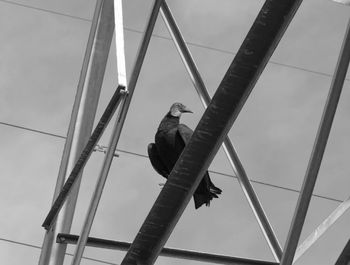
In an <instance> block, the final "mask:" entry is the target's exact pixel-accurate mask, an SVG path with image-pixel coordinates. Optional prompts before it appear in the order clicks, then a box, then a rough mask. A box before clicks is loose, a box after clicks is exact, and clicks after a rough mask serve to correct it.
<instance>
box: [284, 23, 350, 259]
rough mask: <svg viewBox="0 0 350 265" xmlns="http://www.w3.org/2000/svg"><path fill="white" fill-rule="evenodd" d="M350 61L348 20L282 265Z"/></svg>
mask: <svg viewBox="0 0 350 265" xmlns="http://www.w3.org/2000/svg"><path fill="white" fill-rule="evenodd" d="M349 61H350V20H349V23H348V26H347V29H346V32H345V37H344V41H343V45H342V48H341V51H340V54H339V58H338V63H337V66H336V69H335V74H334V77H333V80H332V84H331V87H330V90H329V93H328V97H327V101H326V104H325V107H324V110H323V113H322V118H321V122H320V125H319V128H318V131H317V135H316V139H315V142H314V146H313V149H312V153H311V156H310V160H309V164H308V167H307V169H306V173H305V177H304V182H303V186H302V188H301V192H300V195H299V198H298V202H297V206H296V208H295V212H294V216H293V220H292V223H291V226H290V229H289V233H288V237H287V241H286V244H285V247H284V251H283V256H282V259H281V264H282V265H290V264H292V262H293V259H294V254H295V251H296V248H297V245H298V242H299V238H300V235H301V231H302V228H303V224H304V221H305V218H306V213H307V210H308V208H309V204H310V201H311V196H312V192H313V189H314V187H315V184H316V179H317V175H318V171H319V169H320V166H321V162H322V158H323V154H324V152H325V149H326V145H327V141H328V137H329V134H330V131H331V128H332V124H333V119H334V116H335V112H336V110H337V106H338V102H339V98H340V95H341V92H342V88H343V84H344V80H345V77H346V73H347V71H348V67H349Z"/></svg>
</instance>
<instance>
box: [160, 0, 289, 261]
mask: <svg viewBox="0 0 350 265" xmlns="http://www.w3.org/2000/svg"><path fill="white" fill-rule="evenodd" d="M161 14H162V16H163V19H164V22H165V24H166V26H167V28H168V30H169V33H170V35H171V37H172V39H173V41H174V43H175V46H176V48H177V50H178V52H179V54H180V56H181V59H182V61H183V63H184V65H185V67H186V69H187V71H188V73H189V75H190V78H191V80H192V83H193V85H194V87H195V89H196V90H197V93H198V95H199V98H200V99H201V101H202V104H203V106H204V108H207V107H208V105H209V103H210V100H211V98H210V96H209V93H208V90H207V88H206V87H205V84H204V82H203V79H202V77H201V76H200V74H199V71H198V68H197V66H196V64H195V62H194V60H193V58H192V55H191V52H190V50H189V49H188V47H187V45H186V42H185V40H184V38H183V36H182V34H181V32H180V29H179V28H178V26H177V24H176V21H175V19H174V17H173V15H172V13H171V10H170V8H169V6H168V5H167V3H166V1H164V2H163V4H162V6H161ZM222 146H223V148H224V151H225V153H226V156H227V158H228V160H229V163H230V165H231V167H232V169H233V171H234V172H235V175H236V176H237V179H238V182H239V184H240V186H241V188H242V190H243V193H244V195H245V197H246V199H247V201H248V203H249V205H250V207H251V209H252V211H253V213H254V215H255V217H256V219H257V221H258V224H259V226H260V228H261V230H262V232H263V234H264V236H265V239H266V241H267V243H268V245H269V247H270V249H271V252H272V254H273V256H274V257H275V260H276V261H279V260H280V258H281V256H282V248H281V246H280V243H279V242H278V239H277V236H276V235H275V233H274V231H273V228H272V226H271V224H270V222H269V220H268V218H267V216H266V214H265V211H264V209H263V207H262V205H261V203H260V201H259V198H258V196H257V194H256V193H255V191H254V188H253V186H252V184H251V182H250V180H249V178H248V176H247V174H246V172H245V170H244V168H243V165H242V163H241V161H240V159H239V157H238V155H237V153H236V150H235V148H234V146H233V144H232V142H231V140H230V138H229V137H228V136H226V137H225V139H224V142H223V145H222Z"/></svg>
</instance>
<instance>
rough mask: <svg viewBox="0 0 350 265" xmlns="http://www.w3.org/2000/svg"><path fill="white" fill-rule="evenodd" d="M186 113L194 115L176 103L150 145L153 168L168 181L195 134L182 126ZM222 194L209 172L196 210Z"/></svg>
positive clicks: (199, 191)
mask: <svg viewBox="0 0 350 265" xmlns="http://www.w3.org/2000/svg"><path fill="white" fill-rule="evenodd" d="M186 112H191V113H192V111H191V110H189V109H188V108H187V107H186V106H184V105H183V104H181V103H174V104H173V105H172V106H171V108H170V110H169V112H168V113H167V114H166V115H165V117H164V118H163V119H162V121H161V122H160V125H159V127H158V130H157V133H156V135H155V143H151V144H149V145H148V156H149V158H150V160H151V164H152V166H153V168H154V169H155V170H156V171H157V172H158V174H160V175H162V176H163V177H164V178H166V179H167V178H168V176H169V174H170V172H171V170H172V169H173V167H174V165H175V163H176V161H177V159H178V158H179V156H180V155H181V152H182V150H183V149H184V148H185V146H186V144H187V143H188V141H189V140H190V138H191V136H192V133H193V131H192V130H191V129H190V128H188V127H187V126H186V125H184V124H180V117H181V114H182V113H186ZM221 192H222V191H221V189H219V188H217V187H215V185H214V184H213V183H212V182H211V180H210V177H209V174H208V171H207V172H206V173H205V175H204V177H203V179H202V181H201V182H200V184H199V186H198V187H197V189H196V191H195V192H194V195H193V199H194V204H195V208H196V209H198V208H199V207H200V206H202V205H203V204H204V203H205V204H206V206H209V205H210V201H211V200H212V199H213V198H218V195H219V194H221Z"/></svg>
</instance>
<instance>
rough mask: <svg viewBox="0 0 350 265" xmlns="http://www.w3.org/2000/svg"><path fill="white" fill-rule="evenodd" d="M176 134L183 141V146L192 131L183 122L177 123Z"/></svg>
mask: <svg viewBox="0 0 350 265" xmlns="http://www.w3.org/2000/svg"><path fill="white" fill-rule="evenodd" d="M177 134H178V135H179V136H180V138H181V139H182V141H183V144H184V147H185V145H186V144H187V143H188V142H189V141H190V139H191V136H192V134H193V131H192V130H191V129H190V128H188V127H187V126H186V125H185V124H179V125H178V126H177Z"/></svg>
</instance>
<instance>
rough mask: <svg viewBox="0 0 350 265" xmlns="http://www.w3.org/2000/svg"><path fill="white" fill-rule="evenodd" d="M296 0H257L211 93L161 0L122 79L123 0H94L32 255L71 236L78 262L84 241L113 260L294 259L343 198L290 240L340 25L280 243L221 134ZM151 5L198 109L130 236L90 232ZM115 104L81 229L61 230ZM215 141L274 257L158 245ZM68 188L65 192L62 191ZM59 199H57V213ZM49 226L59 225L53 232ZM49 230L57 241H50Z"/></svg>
mask: <svg viewBox="0 0 350 265" xmlns="http://www.w3.org/2000/svg"><path fill="white" fill-rule="evenodd" d="M301 3H302V0H266V2H265V4H264V5H263V7H262V9H261V11H260V12H259V14H258V16H257V18H256V20H255V22H254V23H253V25H252V27H251V29H250V31H249V32H248V34H247V37H246V38H245V40H244V41H243V44H242V45H241V47H240V49H239V51H238V53H237V55H236V56H235V58H234V60H233V62H232V64H231V65H230V67H229V69H228V71H227V73H226V74H225V76H224V78H223V80H222V82H221V83H220V85H219V87H218V89H217V91H216V93H215V95H214V97H213V99H210V96H209V94H208V92H207V89H206V87H205V84H204V82H203V80H202V78H201V76H200V74H199V71H198V69H197V67H196V64H195V62H194V60H193V58H192V55H191V53H190V51H189V49H188V47H187V45H186V42H185V40H184V38H183V36H182V34H181V32H180V30H179V28H178V26H177V24H176V21H175V19H174V17H173V15H172V13H171V10H170V8H169V7H168V5H167V3H166V1H165V0H154V2H153V6H152V9H151V12H150V15H149V19H148V23H147V25H146V28H145V31H144V34H143V37H142V40H141V42H140V46H139V49H138V52H137V56H136V60H135V63H134V65H133V68H132V72H131V75H130V79H129V82H127V79H126V68H125V53H124V34H123V14H122V0H97V2H96V7H95V13H94V18H93V22H92V26H91V31H90V35H89V40H88V44H87V48H86V53H85V57H84V62H83V67H82V70H81V76H80V79H79V84H78V89H77V95H76V99H75V103H74V106H73V111H72V116H71V121H70V125H69V129H68V136H67V140H66V144H65V148H64V152H63V157H62V162H61V166H60V171H59V177H58V180H57V184H56V188H55V194H54V201H53V205H52V208H51V210H50V211H49V213H48V215H47V217H46V219H45V221H44V223H43V227H44V228H45V229H46V230H47V231H46V234H45V238H44V243H43V249H42V252H41V256H40V261H39V264H40V265H47V264H55V265H62V264H63V258H64V254H65V249H66V244H67V243H71V244H77V247H76V249H75V254H74V257H73V261H72V265H78V264H80V261H81V258H82V255H83V252H84V248H85V246H86V245H90V246H95V247H107V248H113V249H120V250H127V251H128V252H127V254H126V256H125V258H124V260H123V261H122V264H124V265H126V264H127V265H129V264H147V265H148V264H153V263H154V262H155V260H156V259H157V257H158V255H167V256H171V257H177V258H184V259H193V260H199V261H207V262H208V261H209V262H214V263H218V264H261V265H263V264H266V265H267V264H271V265H272V264H278V263H280V262H281V264H283V265H290V264H292V262H293V259H294V261H295V260H297V259H298V258H299V257H300V256H301V255H302V254H303V253H304V252H305V251H306V250H307V249H309V248H310V247H311V246H312V244H313V243H314V242H316V240H317V239H318V238H319V237H320V235H321V234H323V233H324V232H325V231H326V230H327V229H328V228H329V227H330V226H331V225H332V224H333V223H334V222H335V221H336V220H337V219H338V218H339V217H340V216H341V215H342V214H343V213H344V212H345V211H346V210H347V209H348V208H349V207H350V204H349V200H347V201H345V202H343V203H342V204H341V205H340V206H339V207H338V208H337V209H336V210H335V211H334V212H333V213H332V214H331V215H330V216H329V217H328V218H327V219H326V220H325V221H324V222H323V223H322V224H321V225H320V227H319V228H318V229H317V230H315V232H314V233H313V234H311V235H310V236H309V237H308V238H307V239H306V240H305V242H304V243H302V244H301V245H300V247H299V248H298V250H296V247H297V244H298V241H299V237H300V233H301V229H302V226H303V222H304V219H305V215H306V212H307V209H308V205H309V201H310V198H311V195H312V191H313V187H314V184H315V181H316V178H317V173H318V169H319V166H320V163H321V160H322V155H323V152H324V149H325V146H326V143H327V139H328V135H329V132H330V129H331V125H332V121H333V117H334V115H335V111H336V107H337V103H338V100H339V97H340V93H341V89H342V86H343V82H344V79H345V75H346V72H347V69H348V65H349V59H350V33H349V26H348V29H347V32H346V35H345V38H344V43H343V47H342V50H341V53H340V56H339V61H338V65H337V68H336V71H335V75H334V79H333V82H332V86H331V89H330V93H329V96H328V100H327V103H326V106H325V110H324V113H323V116H322V120H321V123H320V127H319V131H318V134H317V137H316V140H315V145H314V149H313V152H312V155H311V158H310V162H309V167H308V169H307V172H306V175H305V181H304V184H303V187H302V192H301V194H300V197H299V200H298V205H297V208H296V210H295V215H294V218H293V221H292V224H291V228H290V233H289V236H288V239H287V242H286V245H285V249H284V251H282V249H281V247H280V244H279V242H278V239H277V237H276V235H275V233H274V231H273V229H272V226H271V224H270V223H269V221H268V218H267V216H266V214H265V212H264V210H263V208H262V205H261V203H260V201H259V199H258V197H257V195H256V193H255V191H254V189H253V187H252V185H251V183H250V181H249V179H248V176H247V175H246V172H245V170H244V167H243V165H242V163H241V162H240V160H239V158H238V155H237V153H236V151H235V149H234V147H233V144H232V143H231V141H230V139H229V138H228V137H227V136H226V135H227V133H228V131H229V130H230V128H231V126H232V124H233V123H234V121H235V119H236V118H237V116H238V114H239V112H240V110H241V108H242V107H243V105H244V103H245V101H246V99H247V98H248V96H249V94H250V92H251V90H252V89H253V87H254V85H255V83H256V82H257V80H258V78H259V77H260V74H261V73H262V71H263V70H264V68H265V66H266V64H267V62H268V60H269V59H270V57H271V55H272V54H273V52H274V50H275V48H276V47H277V45H278V43H279V41H280V39H281V38H282V36H283V34H284V32H285V31H286V29H287V27H288V25H289V23H290V22H291V20H292V19H293V17H294V14H295V12H296V11H297V9H298V8H299V6H300V4H301ZM159 12H160V13H161V15H162V17H163V20H164V22H165V24H166V25H167V27H168V30H169V33H170V35H171V36H172V38H173V41H174V43H175V46H176V48H177V50H178V52H179V54H180V56H181V58H182V60H183V63H184V65H185V67H186V69H187V71H188V73H189V75H190V78H191V80H192V82H193V85H194V87H195V89H196V91H197V93H198V95H199V97H200V100H201V101H202V103H203V106H204V107H205V108H206V111H205V113H204V114H203V117H202V118H201V120H200V122H199V124H198V125H197V128H196V129H195V131H194V134H193V136H192V138H191V140H190V142H189V144H188V145H187V146H186V148H185V150H184V152H183V153H182V155H181V157H180V158H179V160H178V162H177V163H176V165H175V167H174V170H173V171H172V172H171V174H170V176H169V179H168V181H167V183H166V184H165V186H164V188H163V189H162V191H161V192H160V194H159V196H158V198H157V200H156V202H155V204H154V205H153V207H152V209H151V211H150V213H149V215H148V216H147V218H146V220H145V222H144V224H143V225H142V227H141V229H140V232H139V233H138V235H137V236H136V238H135V240H134V241H133V242H132V243H131V244H130V243H125V242H116V241H109V240H104V239H96V238H89V237H88V236H89V233H90V230H91V226H92V223H93V219H94V216H95V213H96V210H97V207H98V204H99V201H100V198H101V195H102V192H103V188H104V185H105V182H106V179H107V175H108V172H109V168H110V166H111V163H112V160H113V157H114V152H115V149H116V147H117V144H118V141H119V138H120V134H121V131H122V128H123V124H124V121H125V118H126V115H127V112H128V109H129V106H130V102H131V99H132V95H133V93H134V90H135V87H136V84H137V80H138V76H139V74H140V71H141V67H142V64H143V60H144V58H145V55H146V51H147V48H148V44H149V42H150V38H151V35H152V32H153V29H154V25H155V23H156V20H157V16H158V13H159ZM349 25H350V22H349ZM113 32H115V33H116V34H115V35H116V52H117V56H116V57H117V64H118V72H117V75H118V82H119V86H118V88H117V90H116V92H115V94H114V96H113V97H112V98H111V101H110V103H109V105H108V106H107V108H106V110H105V112H104V114H103V115H102V117H101V120H100V122H99V123H98V125H97V126H96V128H95V130H94V132H93V133H92V135H91V136H90V132H91V129H92V124H93V121H94V117H95V113H96V108H97V102H98V98H99V94H100V88H101V85H102V80H103V75H104V70H105V66H106V62H107V57H108V52H109V48H110V44H111V40H112V36H113ZM88 100H90V101H91V100H92V101H93V102H94V104H93V105H92V106H91V105H89V106H88V105H87V103H86V102H87V101H88ZM117 108H118V109H119V111H118V114H117V116H116V121H115V125H114V128H113V132H112V134H111V137H110V142H109V145H108V149H107V153H106V156H105V159H104V162H103V166H102V169H101V172H100V175H99V178H98V180H97V183H96V187H95V191H94V193H93V195H92V199H91V202H90V206H89V209H88V213H87V215H86V218H85V222H84V225H83V228H82V231H81V233H80V235H79V237H78V236H74V235H69V230H70V226H71V223H72V218H73V214H74V210H75V209H74V208H75V202H76V198H77V195H78V190H79V184H80V176H81V174H82V170H83V168H84V166H85V164H86V163H87V161H88V159H89V157H90V155H91V152H92V151H93V149H94V147H95V146H96V144H97V142H98V140H99V138H100V137H101V135H102V133H103V131H104V129H105V128H106V126H107V125H108V122H109V121H110V119H111V117H112V116H113V114H114V112H115V111H116V109H117ZM79 117H80V118H79ZM221 144H222V145H223V148H224V150H225V152H226V155H227V157H228V160H229V162H230V164H231V166H232V169H233V171H234V172H235V174H236V176H237V177H238V179H239V183H240V185H241V187H242V189H243V192H244V194H245V196H246V198H247V200H248V203H249V205H250V207H251V209H252V211H253V213H254V215H255V217H256V219H257V221H258V223H259V226H260V228H261V230H262V232H263V234H264V236H265V238H266V241H267V243H268V245H269V247H270V249H271V252H272V254H273V256H274V257H275V260H276V261H277V263H273V262H267V261H257V260H251V259H242V258H235V257H228V256H222V255H217V254H210V253H200V252H193V251H187V250H177V249H167V248H163V247H164V245H165V243H166V241H167V239H168V237H169V236H170V234H171V232H172V230H173V228H174V227H175V225H176V223H177V221H178V220H179V218H180V217H181V215H182V213H183V211H184V209H185V207H186V206H187V204H188V202H189V200H190V198H191V197H192V195H193V192H194V191H195V189H196V187H197V186H198V184H199V182H200V181H201V176H203V172H204V171H205V170H207V168H208V167H209V165H210V163H211V161H212V159H213V158H214V156H215V154H216V152H217V151H218V149H219V147H220V145H221ZM184 169H186V170H184ZM68 173H69V174H68ZM66 176H67V177H66ZM65 178H67V179H66V180H65ZM69 194H70V197H68V195H69ZM66 201H67V203H66V204H65V202H66ZM62 207H65V208H64V211H62V212H61V213H60V211H61V209H63V208H62ZM57 217H58V218H57ZM56 218H57V222H56ZM58 230H59V232H63V233H65V234H58V233H57V231H58ZM56 236H57V242H58V243H59V244H54V242H53V241H54V237H56ZM295 252H296V254H295Z"/></svg>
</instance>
